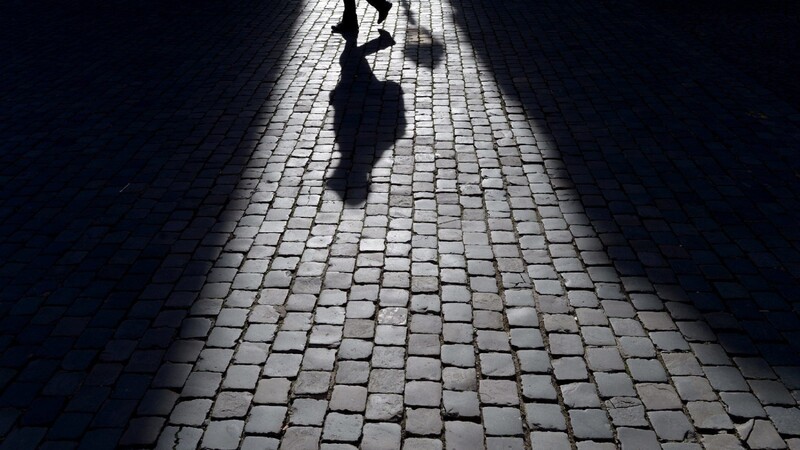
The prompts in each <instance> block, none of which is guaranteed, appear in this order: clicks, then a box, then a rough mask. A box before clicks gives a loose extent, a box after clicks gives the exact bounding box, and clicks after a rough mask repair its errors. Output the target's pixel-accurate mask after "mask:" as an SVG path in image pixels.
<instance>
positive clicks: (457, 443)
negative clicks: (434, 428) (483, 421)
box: [444, 421, 486, 450]
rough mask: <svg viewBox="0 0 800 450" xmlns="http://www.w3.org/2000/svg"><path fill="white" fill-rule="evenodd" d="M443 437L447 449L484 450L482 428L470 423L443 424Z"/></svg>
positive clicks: (454, 422)
mask: <svg viewBox="0 0 800 450" xmlns="http://www.w3.org/2000/svg"><path fill="white" fill-rule="evenodd" d="M444 429H445V432H444V435H445V438H444V439H445V442H446V447H445V448H447V449H453V450H455V449H476V450H478V449H485V448H486V446H485V445H484V434H483V427H482V426H480V425H479V424H477V423H470V422H458V421H453V422H450V421H448V422H445V424H444Z"/></svg>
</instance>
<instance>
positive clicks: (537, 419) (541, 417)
mask: <svg viewBox="0 0 800 450" xmlns="http://www.w3.org/2000/svg"><path fill="white" fill-rule="evenodd" d="M525 417H526V420H527V421H528V426H529V427H531V428H532V429H543V430H557V431H564V430H566V429H567V422H566V419H565V418H564V412H563V411H562V410H561V407H560V406H559V405H557V404H550V403H526V404H525Z"/></svg>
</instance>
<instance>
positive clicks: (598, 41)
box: [450, 0, 800, 389]
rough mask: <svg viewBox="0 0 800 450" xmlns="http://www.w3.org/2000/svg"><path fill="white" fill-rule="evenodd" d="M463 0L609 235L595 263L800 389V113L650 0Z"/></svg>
mask: <svg viewBox="0 0 800 450" xmlns="http://www.w3.org/2000/svg"><path fill="white" fill-rule="evenodd" d="M450 3H451V5H452V6H453V9H454V12H455V14H454V18H455V20H456V23H457V25H458V27H459V30H460V32H461V33H463V34H464V35H465V36H468V37H469V38H470V43H471V45H472V46H473V48H474V49H475V50H476V52H477V53H478V55H479V58H480V59H481V60H482V62H483V63H485V64H486V65H487V66H488V67H489V68H490V69H491V71H492V74H493V77H494V78H495V80H496V82H497V83H498V85H499V87H500V88H501V90H502V92H503V94H504V97H506V98H509V99H513V100H514V101H518V102H520V103H521V105H522V106H523V107H524V109H525V112H526V116H527V117H528V118H529V120H530V121H531V123H532V124H533V125H534V127H535V129H534V136H531V137H524V136H523V137H521V138H520V137H515V138H517V139H518V141H517V142H516V143H517V145H521V146H522V145H532V144H535V145H536V146H537V148H538V149H539V151H540V153H541V157H542V158H543V161H542V163H541V164H542V165H543V168H546V170H547V172H548V175H549V178H550V179H551V182H552V183H553V185H554V186H555V189H556V192H554V194H555V195H554V197H557V198H560V199H562V200H561V201H563V202H564V203H563V205H565V206H566V207H567V208H568V211H567V212H568V213H570V214H571V216H572V217H576V218H580V217H586V219H587V220H588V221H587V222H586V223H585V225H589V226H591V229H593V230H594V232H593V236H594V237H596V238H597V239H598V244H599V245H600V247H599V248H598V250H602V258H601V259H595V260H594V261H593V264H600V265H602V262H603V260H606V261H607V262H608V264H609V265H613V267H614V268H615V270H616V272H617V273H618V274H619V277H621V278H617V280H616V281H617V282H618V283H620V284H624V285H625V288H626V290H627V291H628V292H632V293H633V294H634V295H641V296H644V297H643V298H647V295H652V294H655V296H657V297H658V298H659V299H660V300H663V301H664V303H665V304H666V305H667V308H668V310H669V311H670V312H671V313H673V317H674V319H675V320H676V321H678V322H679V324H680V326H682V327H683V326H684V325H686V326H691V323H690V322H683V321H691V320H697V319H701V320H702V318H705V320H706V323H708V324H709V325H710V327H711V328H712V329H713V330H714V332H715V333H713V335H714V336H715V337H716V338H717V339H719V344H721V346H722V347H723V348H724V349H725V351H726V352H727V353H728V355H729V356H732V357H743V358H750V357H761V358H763V359H764V360H765V361H766V362H767V363H768V364H769V366H770V367H772V368H773V369H775V371H776V372H778V373H779V374H780V376H781V377H782V380H783V381H784V383H785V384H786V386H787V387H789V388H790V389H797V388H800V377H798V375H800V373H799V372H798V370H797V368H798V366H800V353H799V352H798V350H800V340H798V339H796V336H797V332H798V330H800V320H799V319H798V315H797V312H798V310H800V301H799V300H800V297H798V295H797V293H798V292H800V227H798V226H797V224H799V223H800V183H798V173H800V162H799V161H800V160H798V158H797V157H796V152H797V149H798V148H800V146H799V145H800V140H799V139H798V137H799V136H800V133H799V126H800V121H799V120H798V117H800V116H798V113H797V110H796V109H794V108H792V107H791V106H790V105H788V104H786V103H784V102H783V101H782V100H781V99H780V98H778V97H776V96H774V95H773V94H771V93H770V92H768V91H767V90H765V89H763V88H761V87H760V86H759V85H758V84H757V83H756V82H754V81H753V80H752V79H750V78H748V77H747V76H746V75H744V74H742V73H741V72H738V71H736V70H735V69H733V68H732V67H731V66H730V65H728V64H726V63H725V62H724V61H722V60H721V58H719V57H717V56H716V55H715V54H714V52H713V51H711V50H710V49H708V48H706V47H704V46H703V45H702V44H700V43H698V42H697V41H696V40H694V39H693V38H692V37H691V36H690V35H688V34H685V33H684V32H682V31H681V30H679V29H676V28H673V27H670V25H669V24H668V23H664V22H663V21H661V20H660V18H659V16H658V14H651V13H652V11H649V10H643V9H642V8H641V5H640V4H639V3H638V2H628V1H624V0H623V1H609V2H593V1H581V0H578V1H573V2H562V1H558V0H546V1H541V2H533V3H531V2H526V1H523V0H512V1H509V2H502V3H498V2H494V1H490V0H451V1H450ZM513 139H514V138H511V141H513ZM543 175H544V174H543ZM581 225H582V224H580V223H578V224H577V226H578V228H580V226H581ZM588 254H589V255H592V253H591V252H588ZM593 256H594V257H595V258H599V255H593ZM596 273H597V275H598V277H597V280H595V281H598V280H599V281H602V280H603V279H604V277H602V276H600V275H601V270H598V271H597V272H596ZM610 280H614V278H613V277H612V278H610ZM686 331H687V333H689V335H693V336H694V337H695V338H696V339H698V340H697V341H695V342H702V341H703V336H707V334H706V333H694V334H693V333H692V330H691V329H690V328H687V329H686Z"/></svg>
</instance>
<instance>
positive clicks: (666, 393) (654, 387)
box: [636, 383, 682, 411]
mask: <svg viewBox="0 0 800 450" xmlns="http://www.w3.org/2000/svg"><path fill="white" fill-rule="evenodd" d="M636 392H638V393H639V396H640V397H641V399H642V402H643V403H644V406H645V408H647V410H648V411H650V410H659V409H680V408H681V406H682V404H681V400H680V398H678V394H677V393H676V392H675V389H673V388H672V386H670V385H668V384H662V383H641V384H637V385H636Z"/></svg>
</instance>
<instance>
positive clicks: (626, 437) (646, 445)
mask: <svg viewBox="0 0 800 450" xmlns="http://www.w3.org/2000/svg"><path fill="white" fill-rule="evenodd" d="M617 433H618V436H619V442H620V444H621V447H622V448H623V449H642V450H645V449H655V450H658V449H660V448H661V446H660V445H659V444H658V438H657V437H656V434H655V433H654V432H653V431H650V430H638V429H636V428H619V429H618V430H617Z"/></svg>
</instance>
